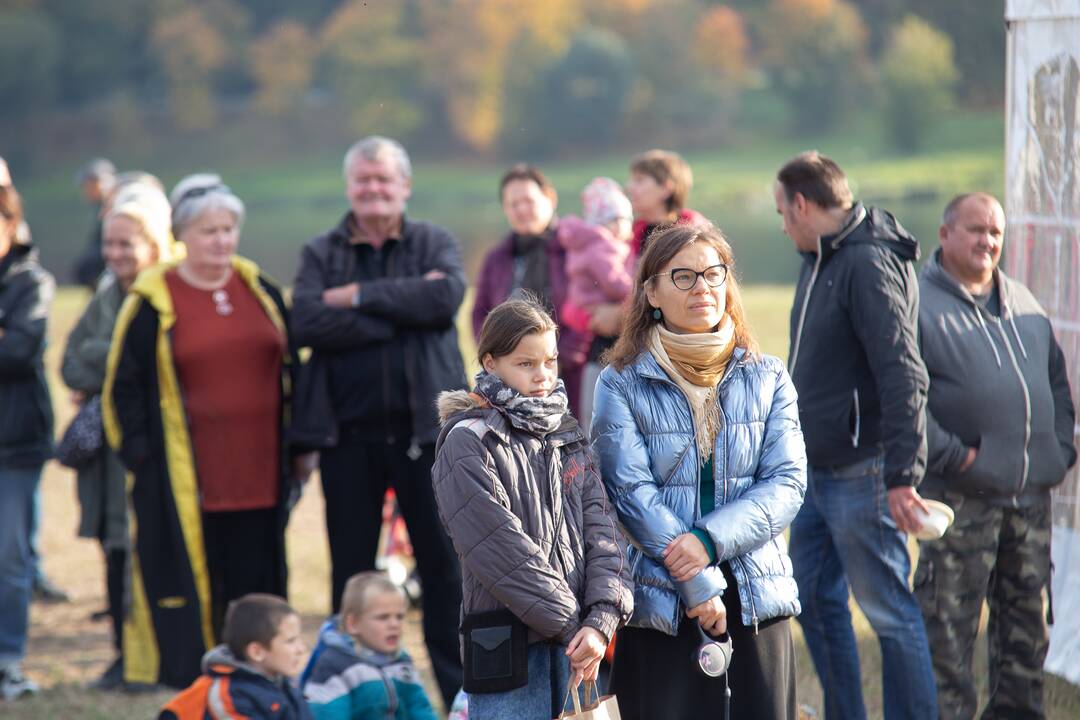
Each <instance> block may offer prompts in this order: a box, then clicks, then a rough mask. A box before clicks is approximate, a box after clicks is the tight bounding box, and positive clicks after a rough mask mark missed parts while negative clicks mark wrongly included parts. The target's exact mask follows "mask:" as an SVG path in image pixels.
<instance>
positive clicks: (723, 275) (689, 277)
mask: <svg viewBox="0 0 1080 720" xmlns="http://www.w3.org/2000/svg"><path fill="white" fill-rule="evenodd" d="M727 273H728V268H727V265H725V264H724V263H719V264H717V265H710V266H709V267H707V268H705V269H704V270H702V271H701V272H697V271H696V270H691V269H690V268H672V269H671V272H669V273H667V275H669V276H670V277H671V283H672V284H673V285H674V286H675V287H677V288H679V289H680V290H684V291H685V290H693V289H694V286H695V285H697V281H698V278H699V277H700V278H704V279H705V284H706V285H708V286H709V287H720V286H721V285H723V284H724V281H725V280H727ZM664 274H665V273H658V274H656V275H653V277H661V276H662V275H664Z"/></svg>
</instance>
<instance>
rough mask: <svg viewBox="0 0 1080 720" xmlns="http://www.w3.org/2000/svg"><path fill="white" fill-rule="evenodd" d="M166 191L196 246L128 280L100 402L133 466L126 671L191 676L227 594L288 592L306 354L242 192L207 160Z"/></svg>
mask: <svg viewBox="0 0 1080 720" xmlns="http://www.w3.org/2000/svg"><path fill="white" fill-rule="evenodd" d="M170 200H171V202H172V231H173V234H174V236H175V237H176V239H177V241H179V242H180V243H183V245H184V248H185V251H186V255H185V256H184V258H183V259H182V260H179V261H177V260H174V261H172V262H167V263H159V264H158V265H154V266H151V267H150V268H148V269H146V270H144V271H143V272H142V273H141V274H140V275H139V276H138V277H137V278H136V280H135V282H134V284H133V285H132V286H131V288H130V290H129V291H128V296H127V298H126V299H125V301H124V304H123V305H122V306H121V309H120V314H119V316H118V318H117V321H116V330H115V332H114V335H113V344H112V347H111V348H110V351H109V358H108V363H107V369H106V379H105V387H104V390H103V416H104V421H105V430H106V434H107V436H108V439H109V442H110V444H111V445H112V446H113V448H114V449H116V451H117V454H118V455H119V456H120V458H121V460H122V461H123V463H124V465H125V466H126V467H127V469H128V470H129V471H131V473H132V474H133V475H134V482H133V484H132V486H131V506H132V510H133V512H134V521H135V534H134V537H133V547H132V558H131V560H132V577H131V608H130V610H129V611H128V613H127V618H126V620H125V624H124V629H123V645H124V647H123V658H124V678H125V681H126V682H128V683H138V684H148V683H162V684H166V685H170V686H173V687H184V686H186V685H188V684H189V683H191V682H192V681H193V680H194V679H195V677H197V676H198V675H199V671H200V660H201V658H202V656H203V654H204V653H205V652H206V650H208V649H209V648H212V647H214V646H215V645H216V644H217V641H218V639H219V638H220V633H221V625H222V622H223V618H224V613H225V610H226V608H227V607H228V604H229V602H230V601H231V600H234V599H236V598H238V597H241V596H243V595H246V594H247V593H250V592H263V593H270V594H273V595H279V596H282V597H284V596H285V594H286V565H285V524H286V521H287V518H288V503H287V500H288V498H289V496H290V494H291V493H292V491H293V485H294V482H293V480H294V478H295V474H294V471H293V469H292V463H291V461H290V458H289V450H288V447H287V446H286V444H285V442H284V441H283V438H284V433H285V427H284V423H285V419H286V418H288V417H289V404H290V399H291V398H290V389H291V388H292V386H293V381H292V373H293V370H294V368H295V367H296V356H295V352H294V348H293V345H292V342H291V339H290V334H289V326H288V322H289V318H288V313H287V310H286V307H285V303H284V300H283V299H282V295H281V292H280V290H279V289H278V287H277V286H276V285H275V284H274V283H273V281H271V280H270V279H269V278H267V277H266V276H265V275H263V274H262V272H261V271H260V270H259V268H258V266H257V265H255V264H254V263H253V262H251V261H250V260H246V259H244V258H241V257H239V256H237V255H236V247H237V244H238V242H239V239H240V228H241V226H242V224H243V220H244V214H245V213H244V204H243V202H241V200H240V199H239V198H238V197H237V196H236V195H234V194H233V192H232V191H231V190H230V189H229V188H228V187H227V186H225V185H224V184H223V183H222V182H221V178H219V177H218V176H217V175H210V174H201V175H192V176H189V177H187V178H185V179H184V180H182V181H181V182H180V183H179V184H177V186H176V187H175V188H174V189H173V192H172V196H171V198H170Z"/></svg>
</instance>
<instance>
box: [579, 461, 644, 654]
mask: <svg viewBox="0 0 1080 720" xmlns="http://www.w3.org/2000/svg"><path fill="white" fill-rule="evenodd" d="M581 509H582V518H583V520H584V540H585V608H586V613H587V614H586V616H585V620H584V622H583V623H582V624H583V625H588V626H589V627H593V628H596V629H597V630H599V631H600V632H601V633H603V634H604V637H605V638H607V639H608V641H609V642H610V641H611V638H612V636H613V635H614V634H615V630H617V629H618V628H619V627H620V626H621V625H623V624H625V623H626V621H628V620H629V619H630V616H631V615H632V614H633V611H634V591H633V586H632V584H631V581H630V569H629V567H628V566H627V563H626V539H625V538H624V537H623V534H622V532H621V531H620V530H619V527H618V524H617V519H616V517H615V508H614V507H613V506H612V505H611V503H610V502H608V497H607V492H605V491H604V484H603V481H602V480H601V479H600V474H599V473H598V472H597V468H596V465H595V464H594V463H593V462H592V458H591V457H590V458H588V462H587V464H586V466H585V473H584V475H583V477H582V486H581Z"/></svg>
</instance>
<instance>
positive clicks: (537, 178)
mask: <svg viewBox="0 0 1080 720" xmlns="http://www.w3.org/2000/svg"><path fill="white" fill-rule="evenodd" d="M499 199H500V200H501V201H502V208H503V214H504V215H505V216H506V221H507V223H508V224H509V225H510V232H509V233H507V234H506V235H505V236H504V237H503V239H502V240H501V241H500V242H499V244H498V245H496V246H495V247H493V248H492V249H491V250H489V251H488V253H487V255H485V256H484V261H483V263H482V264H481V266H480V272H479V273H478V274H477V276H476V293H475V297H474V300H473V309H472V327H473V335H474V336H475V337H476V338H477V339H478V340H479V337H480V328H481V327H483V325H484V318H486V317H487V314H488V313H489V312H491V310H492V308H494V307H495V306H496V305H498V304H499V303H501V302H502V301H504V300H506V299H508V298H511V297H519V296H520V295H521V293H522V292H525V291H527V292H530V293H532V295H533V296H534V297H537V298H539V299H540V301H541V302H542V303H543V305H544V307H545V309H546V310H547V311H548V312H549V313H550V314H551V316H552V317H553V318H555V321H556V322H557V323H558V324H559V377H561V378H562V379H563V382H564V383H565V384H566V393H567V395H569V396H570V411H571V413H573V414H574V415H576V414H577V407H578V396H579V395H580V390H579V388H580V387H581V368H582V364H583V363H584V361H585V349H586V348H587V347H588V345H587V343H588V335H587V334H583V333H581V332H579V331H577V330H574V329H573V328H571V327H568V326H567V325H566V323H564V322H563V321H562V320H561V319H560V317H559V314H560V313H561V312H562V307H563V305H564V304H565V302H566V297H567V289H568V288H567V275H566V250H565V249H563V246H562V245H561V244H560V243H559V241H558V239H557V238H556V233H557V232H558V227H559V220H558V217H556V215H555V209H556V207H557V206H558V204H559V198H558V195H557V194H556V192H555V187H554V186H553V185H552V184H551V183H550V182H548V179H547V178H546V177H545V176H544V173H542V172H541V171H540V169H539V168H537V167H535V166H533V165H526V164H524V163H518V164H517V165H514V166H512V167H511V168H510V169H509V170H507V171H506V172H505V173H504V174H503V176H502V179H501V180H500V181H499Z"/></svg>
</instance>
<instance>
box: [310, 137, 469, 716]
mask: <svg viewBox="0 0 1080 720" xmlns="http://www.w3.org/2000/svg"><path fill="white" fill-rule="evenodd" d="M344 172H345V186H346V187H345V195H346V198H347V199H348V201H349V204H350V206H351V211H350V212H349V213H347V214H346V215H345V217H344V218H342V220H341V222H340V223H338V225H337V227H335V228H334V229H333V230H331V231H329V232H327V233H325V234H323V235H320V236H319V237H317V238H315V239H314V240H312V241H310V242H309V243H308V244H307V245H306V246H304V250H303V252H302V253H301V256H300V270H299V272H298V273H297V276H296V283H295V285H294V290H293V333H294V334H295V336H296V338H297V341H298V342H299V344H300V345H307V346H310V347H311V349H312V351H313V352H312V358H311V362H310V363H309V364H308V366H307V368H306V370H305V374H304V375H303V376H302V378H301V382H300V387H298V389H297V397H296V400H295V405H296V410H295V412H294V416H293V434H294V437H293V441H294V442H295V443H298V444H306V445H310V446H312V447H315V448H321V450H322V457H321V461H320V471H321V473H320V474H321V476H322V485H323V493H324V495H325V496H326V526H327V533H328V535H329V539H330V562H331V574H332V576H333V591H332V592H333V596H332V597H333V608H334V612H337V611H338V609H339V607H340V603H341V593H342V591H343V590H344V587H345V581H346V580H347V579H348V578H350V577H351V576H353V575H355V574H356V573H358V572H363V571H365V570H374V569H375V553H376V549H377V547H378V543H379V529H380V527H381V526H382V506H383V495H384V494H385V492H386V489H387V487H389V486H392V487H393V488H394V489H395V491H396V493H397V499H398V503H399V504H400V506H401V511H402V514H403V515H404V517H405V522H406V523H407V525H408V528H409V539H410V540H411V542H412V546H413V549H414V550H415V552H416V564H417V570H418V572H419V574H420V583H421V585H422V587H423V605H424V608H423V610H424V623H423V624H424V637H425V640H426V642H427V647H428V652H429V654H430V656H431V664H432V667H433V669H434V671H435V678H436V680H438V683H439V689H440V690H441V691H442V695H443V700H444V701H445V704H446V706H447V707H450V705H451V703H452V701H453V698H454V694H455V693H456V692H457V690H458V688H460V687H461V659H460V655H459V649H458V634H457V626H458V611H459V609H460V606H461V575H460V571H459V570H458V561H457V553H456V552H455V551H454V547H453V545H452V544H451V542H450V538H449V537H447V535H446V531H445V530H443V526H442V523H441V522H440V521H439V516H438V511H437V509H436V506H435V495H434V492H433V490H432V487H431V466H432V464H434V461H435V440H436V439H437V438H438V435H439V423H438V419H437V418H436V415H435V397H436V396H437V395H438V394H439V393H440V392H442V391H444V390H456V389H461V388H464V387H466V382H465V366H464V363H463V362H462V359H461V351H460V350H459V349H458V336H457V330H456V329H455V325H454V320H455V317H456V315H457V311H458V307H459V306H460V305H461V301H462V298H463V297H464V295H465V270H464V267H463V266H462V260H461V248H460V247H459V245H458V242H457V240H456V239H455V238H454V236H453V235H451V234H450V233H449V232H447V231H446V230H444V229H443V228H441V227H438V226H436V225H432V224H431V223H426V222H422V221H418V220H413V219H412V218H408V217H406V216H405V202H406V200H407V199H408V198H409V195H410V194H411V192H412V167H411V164H410V162H409V156H408V155H407V154H406V152H405V149H404V148H402V147H401V145H400V144H398V143H397V142H395V141H394V140H390V139H388V138H383V137H378V136H371V137H367V138H364V139H363V140H360V141H359V142H357V143H356V144H355V145H353V146H352V147H351V148H350V149H349V151H348V152H347V153H346V155H345V163H344Z"/></svg>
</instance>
